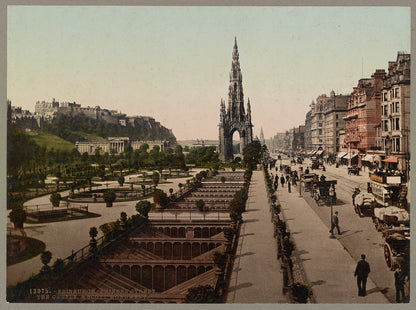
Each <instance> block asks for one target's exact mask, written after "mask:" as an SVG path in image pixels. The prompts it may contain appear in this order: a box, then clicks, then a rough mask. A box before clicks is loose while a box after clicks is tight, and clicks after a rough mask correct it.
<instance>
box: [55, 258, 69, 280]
mask: <svg viewBox="0 0 416 310" xmlns="http://www.w3.org/2000/svg"><path fill="white" fill-rule="evenodd" d="M65 267H66V266H65V262H64V260H63V259H61V258H58V259H57V260H56V261H55V262H54V263H53V265H52V272H53V273H54V275H56V276H59V275H61V274H63V273H64V271H65Z"/></svg>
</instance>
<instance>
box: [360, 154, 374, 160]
mask: <svg viewBox="0 0 416 310" xmlns="http://www.w3.org/2000/svg"><path fill="white" fill-rule="evenodd" d="M373 160H374V155H370V154H367V155H365V156H364V157H363V159H362V161H373Z"/></svg>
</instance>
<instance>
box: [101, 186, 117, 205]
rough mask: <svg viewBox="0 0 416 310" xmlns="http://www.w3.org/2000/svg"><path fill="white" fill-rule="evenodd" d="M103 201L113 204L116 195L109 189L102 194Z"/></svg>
mask: <svg viewBox="0 0 416 310" xmlns="http://www.w3.org/2000/svg"><path fill="white" fill-rule="evenodd" d="M103 199H104V201H105V202H107V203H110V204H111V203H113V202H114V201H115V200H116V193H115V191H114V190H112V189H109V190H106V191H105V192H104V193H103Z"/></svg>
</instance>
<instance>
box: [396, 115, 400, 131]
mask: <svg viewBox="0 0 416 310" xmlns="http://www.w3.org/2000/svg"><path fill="white" fill-rule="evenodd" d="M395 130H400V118H398V117H397V118H396V128H395Z"/></svg>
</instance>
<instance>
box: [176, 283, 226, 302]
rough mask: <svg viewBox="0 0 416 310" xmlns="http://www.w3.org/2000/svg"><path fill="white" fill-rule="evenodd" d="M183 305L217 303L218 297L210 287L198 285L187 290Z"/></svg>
mask: <svg viewBox="0 0 416 310" xmlns="http://www.w3.org/2000/svg"><path fill="white" fill-rule="evenodd" d="M183 302H184V303H218V302H219V296H218V294H217V292H216V291H215V289H214V288H213V287H212V286H211V285H198V286H197V287H192V288H190V289H189V290H188V292H187V293H186V295H185V296H184V298H183Z"/></svg>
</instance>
